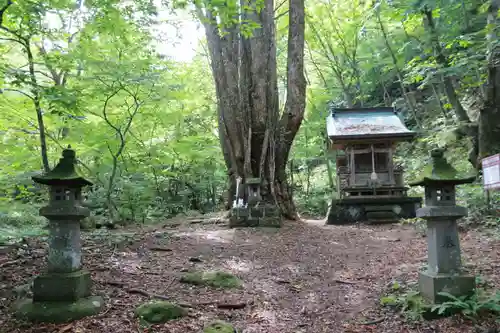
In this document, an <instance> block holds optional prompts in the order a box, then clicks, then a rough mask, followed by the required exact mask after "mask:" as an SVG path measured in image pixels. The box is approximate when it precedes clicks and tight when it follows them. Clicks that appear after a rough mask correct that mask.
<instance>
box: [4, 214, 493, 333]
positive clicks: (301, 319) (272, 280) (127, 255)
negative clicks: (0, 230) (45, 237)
mask: <svg viewBox="0 0 500 333" xmlns="http://www.w3.org/2000/svg"><path fill="white" fill-rule="evenodd" d="M85 238H86V240H85V242H84V246H85V247H84V249H85V266H86V267H87V268H88V269H89V270H90V271H91V272H92V275H93V278H94V281H96V282H95V288H94V289H95V292H94V293H95V294H101V295H104V296H105V299H106V309H105V310H104V311H103V312H102V313H101V314H100V315H98V316H96V317H93V318H87V319H83V320H81V321H78V322H76V323H73V324H70V325H59V326H55V325H36V326H31V325H23V324H21V323H18V322H14V321H12V320H11V319H10V318H8V317H7V316H4V315H3V314H4V313H6V312H7V309H8V306H9V304H10V302H11V301H12V299H13V295H12V292H11V290H12V289H13V287H14V286H16V285H19V284H22V283H23V282H22V281H26V280H27V279H28V278H29V277H30V276H32V275H33V274H34V273H35V272H37V271H38V270H40V269H41V264H43V261H42V260H40V259H37V260H30V261H28V262H27V263H25V264H24V265H11V266H8V267H5V268H3V269H2V271H1V272H0V288H1V289H0V299H1V304H2V308H1V309H0V311H1V315H2V316H1V317H2V318H0V332H2V333H4V332H5V333H7V332H8V333H10V332H60V333H63V332H105V333H108V332H123V333H125V332H134V333H137V332H143V331H144V330H143V329H142V328H140V327H139V324H138V321H137V320H136V319H135V318H134V317H133V310H134V308H135V307H136V306H137V305H138V304H140V303H141V302H144V301H146V300H147V297H144V296H142V295H138V294H135V293H130V292H127V289H141V290H147V291H148V292H149V293H151V294H160V295H164V296H168V297H170V298H171V299H172V300H173V301H177V302H183V303H186V302H187V303H192V304H194V303H200V302H205V301H222V302H246V303H249V305H248V306H246V307H245V308H244V309H240V310H220V309H217V308H216V306H210V305H202V306H194V307H193V308H192V309H191V310H190V316H189V317H186V318H184V319H181V320H178V321H174V322H170V323H168V324H165V325H156V326H153V327H151V328H150V330H149V331H148V332H171V333H181V332H182V333H189V332H200V330H201V328H203V325H204V324H206V323H208V322H210V321H211V320H213V319H223V320H227V321H230V322H231V323H233V324H235V325H236V327H238V328H239V329H240V331H241V332H245V333H299V332H303V333H320V332H328V333H336V332H438V331H437V330H436V329H437V327H440V328H441V329H440V330H439V332H463V333H466V332H473V330H472V328H471V327H470V325H468V324H466V323H461V322H460V321H458V320H457V319H445V320H440V321H439V322H434V323H428V324H425V325H423V326H418V327H413V328H412V327H410V326H408V325H407V324H404V323H403V322H402V320H401V319H400V318H397V317H394V318H387V319H386V320H385V321H383V322H382V323H379V324H376V325H361V324H360V322H363V321H369V320H373V319H377V318H380V316H381V315H382V312H381V310H380V308H379V306H378V302H379V297H380V293H381V291H382V290H384V289H385V288H386V286H387V285H388V284H389V283H390V282H391V281H392V280H394V279H396V280H398V281H406V280H415V279H416V276H417V272H418V270H419V268H420V267H421V266H423V265H424V264H425V260H426V257H425V255H426V245H425V238H423V237H422V236H421V235H418V234H417V233H415V232H414V231H413V230H412V229H411V228H408V227H402V226H399V225H397V226H373V227H370V226H365V227H361V228H357V227H351V226H324V225H323V224H322V223H319V222H318V221H306V222H305V223H288V224H287V225H286V226H285V227H283V228H282V229H238V230H234V229H232V230H229V229H227V228H225V227H224V226H215V225H210V226H207V225H195V226H187V227H177V228H175V229H169V228H166V229H161V230H149V231H144V230H142V231H141V230H127V231H126V232H125V231H124V230H120V231H116V232H114V235H113V236H112V237H109V235H105V234H103V235H101V236H99V234H97V236H96V234H95V233H94V234H93V235H92V236H90V235H87V236H86V237H85ZM462 244H463V248H464V253H465V259H466V260H465V261H466V262H472V263H474V264H472V265H469V266H471V268H472V269H475V270H476V272H478V274H481V275H482V276H485V277H486V278H488V277H489V278H492V279H496V280H493V281H494V282H495V283H498V281H497V280H498V277H497V278H493V277H492V276H494V275H495V272H496V271H497V270H498V268H497V266H499V265H500V259H499V255H498V254H499V253H498V251H493V250H492V249H495V248H497V249H500V247H498V242H494V241H492V240H487V239H485V238H484V237H481V236H480V235H478V234H476V233H469V234H465V235H463V237H462ZM42 246H43V244H41V243H39V242H36V243H32V244H30V245H29V246H28V249H25V250H23V251H24V253H21V254H19V251H18V250H17V251H13V252H12V253H10V254H9V256H10V258H8V259H9V260H12V259H16V256H19V257H21V258H22V257H27V256H33V255H35V254H37V255H38V256H41V255H43V254H44V251H45V249H44V248H41V247H42ZM193 258H197V260H194V259H193ZM198 259H199V260H198ZM3 260H6V258H4V259H3ZM1 261H2V257H0V262H1ZM30 264H33V265H34V267H33V266H28V265H30ZM193 267H196V268H197V269H200V270H205V269H223V270H227V271H230V272H232V273H234V274H236V275H237V276H239V277H240V278H241V279H242V280H243V281H244V283H245V286H244V289H243V290H237V291H226V290H213V289H208V288H200V287H193V286H189V285H185V284H181V283H180V282H179V276H180V275H181V274H182V272H183V271H186V270H187V269H190V268H193ZM497 276H498V275H497ZM24 283H25V282H24ZM110 283H111V284H110ZM464 325H467V326H464ZM443 329H444V330H443Z"/></svg>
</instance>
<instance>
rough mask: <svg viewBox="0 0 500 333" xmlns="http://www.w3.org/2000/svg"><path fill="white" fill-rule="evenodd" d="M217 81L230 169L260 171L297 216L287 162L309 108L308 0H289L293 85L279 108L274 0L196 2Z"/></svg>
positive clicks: (274, 199) (265, 185) (271, 193)
mask: <svg viewBox="0 0 500 333" xmlns="http://www.w3.org/2000/svg"><path fill="white" fill-rule="evenodd" d="M197 13H198V16H199V18H200V19H201V21H202V22H203V24H204V27H205V33H206V38H207V42H208V48H209V53H210V59H211V66H212V73H213V77H214V81H215V86H216V94H217V103H218V118H219V137H220V141H221V146H222V150H223V153H224V159H225V162H226V166H227V168H228V173H229V176H230V182H231V186H230V190H229V198H228V202H231V201H232V200H233V198H234V194H235V182H236V179H237V178H238V177H241V178H243V179H245V178H249V177H260V178H261V179H262V188H261V195H262V199H263V200H264V201H266V202H270V203H273V204H277V205H278V206H279V207H280V209H281V212H282V214H283V216H285V217H287V218H292V219H295V218H297V214H296V209H295V205H294V202H293V200H292V196H291V192H290V186H289V184H288V182H287V178H286V172H285V169H286V164H287V160H288V157H289V154H290V149H291V146H292V143H293V140H294V138H295V135H296V133H297V131H298V130H299V127H300V125H301V123H302V120H303V117H304V109H305V90H306V81H305V76H304V33H305V32H304V30H305V17H304V16H305V8H304V0H289V13H288V16H289V27H288V51H287V56H288V59H287V87H286V102H285V103H284V110H283V112H281V110H280V101H279V91H278V79H277V77H278V75H277V56H276V43H277V42H276V26H275V7H274V1H273V0H241V2H240V3H238V2H237V1H236V0H229V1H226V2H225V3H224V6H221V7H218V6H217V4H216V3H215V2H213V3H207V5H206V6H205V7H204V8H201V7H198V11H197Z"/></svg>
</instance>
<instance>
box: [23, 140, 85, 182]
mask: <svg viewBox="0 0 500 333" xmlns="http://www.w3.org/2000/svg"><path fill="white" fill-rule="evenodd" d="M31 179H33V181H34V182H35V183H38V184H42V185H48V186H68V187H83V186H89V185H92V183H91V182H90V181H88V180H86V179H85V178H83V177H82V176H80V174H79V172H78V170H77V167H76V152H75V151H74V150H73V149H71V146H69V145H68V148H66V149H64V150H63V152H62V158H60V159H59V162H58V163H57V164H56V166H55V167H54V168H53V169H52V170H50V171H49V172H47V173H45V174H42V175H39V176H33V177H31Z"/></svg>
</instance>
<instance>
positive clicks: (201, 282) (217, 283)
mask: <svg viewBox="0 0 500 333" xmlns="http://www.w3.org/2000/svg"><path fill="white" fill-rule="evenodd" d="M181 282H182V283H189V284H193V285H196V286H209V287H214V288H222V289H233V288H240V287H241V286H242V284H243V282H242V281H241V280H240V279H239V278H237V277H236V276H234V275H233V274H231V273H227V272H220V271H215V272H188V273H186V274H184V275H183V276H182V277H181Z"/></svg>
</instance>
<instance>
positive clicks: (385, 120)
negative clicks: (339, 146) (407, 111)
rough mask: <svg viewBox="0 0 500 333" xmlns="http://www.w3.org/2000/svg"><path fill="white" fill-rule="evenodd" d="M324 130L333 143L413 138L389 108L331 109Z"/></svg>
mask: <svg viewBox="0 0 500 333" xmlns="http://www.w3.org/2000/svg"><path fill="white" fill-rule="evenodd" d="M326 128H327V133H328V136H329V137H330V139H332V140H334V141H337V140H357V139H381V138H385V137H387V138H401V139H403V138H406V139H411V138H413V137H414V136H415V132H413V131H410V130H409V129H408V128H407V127H406V126H405V124H404V123H403V121H402V120H401V118H400V117H399V116H398V114H397V113H396V111H395V110H394V108H391V107H378V108H352V109H331V113H330V115H328V117H327V119H326Z"/></svg>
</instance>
